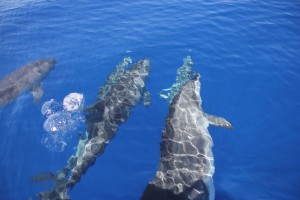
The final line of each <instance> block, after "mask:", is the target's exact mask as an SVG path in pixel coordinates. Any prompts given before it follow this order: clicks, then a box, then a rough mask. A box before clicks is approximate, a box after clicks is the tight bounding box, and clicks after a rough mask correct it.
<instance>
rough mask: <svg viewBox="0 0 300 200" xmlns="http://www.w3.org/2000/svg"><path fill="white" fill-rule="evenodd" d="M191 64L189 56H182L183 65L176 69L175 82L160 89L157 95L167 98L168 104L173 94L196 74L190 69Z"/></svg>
mask: <svg viewBox="0 0 300 200" xmlns="http://www.w3.org/2000/svg"><path fill="white" fill-rule="evenodd" d="M192 64H193V61H192V58H191V56H187V57H186V58H184V59H183V65H182V66H181V67H180V68H179V69H178V70H177V77H176V83H174V84H173V85H172V87H170V88H167V89H163V90H161V91H160V94H159V96H160V97H161V98H164V99H167V100H169V104H170V103H172V100H173V98H174V96H175V95H176V94H177V93H178V92H179V90H180V88H181V87H182V86H183V85H185V84H186V83H187V82H188V81H190V80H191V79H192V78H193V77H194V76H195V75H196V72H195V71H194V70H193V69H192Z"/></svg>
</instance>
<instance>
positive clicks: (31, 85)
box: [0, 58, 56, 107]
mask: <svg viewBox="0 0 300 200" xmlns="http://www.w3.org/2000/svg"><path fill="white" fill-rule="evenodd" d="M55 64H56V61H55V59H54V58H44V59H40V60H37V61H33V62H31V63H28V64H26V65H24V66H23V67H21V68H18V69H16V70H15V71H13V72H12V73H10V74H8V75H6V76H5V77H4V78H2V79H1V80H0V107H2V106H5V105H6V104H7V103H9V102H12V101H13V100H14V99H15V98H17V97H18V96H19V95H20V94H22V93H23V92H26V91H30V90H31V91H32V95H33V97H34V99H35V100H36V101H39V100H40V99H41V97H42V95H43V89H42V85H41V82H42V80H43V79H44V78H46V76H47V75H48V73H49V72H50V71H51V70H52V69H53V68H54V65H55Z"/></svg>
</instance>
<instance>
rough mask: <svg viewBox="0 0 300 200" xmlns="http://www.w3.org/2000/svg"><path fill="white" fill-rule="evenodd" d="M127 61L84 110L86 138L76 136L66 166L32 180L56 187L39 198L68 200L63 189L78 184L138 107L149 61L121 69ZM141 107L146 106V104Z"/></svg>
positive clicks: (42, 193) (145, 60) (113, 73)
mask: <svg viewBox="0 0 300 200" xmlns="http://www.w3.org/2000/svg"><path fill="white" fill-rule="evenodd" d="M128 62H131V59H130V58H128V59H124V62H123V63H125V64H121V65H119V66H117V69H116V70H115V71H114V72H112V73H111V74H110V75H109V77H108V79H107V81H106V84H105V86H103V87H101V88H100V90H99V92H98V96H97V100H96V103H95V104H94V105H92V106H90V107H88V108H87V109H86V112H87V115H86V127H87V130H86V137H85V138H84V137H82V136H81V137H80V140H79V143H78V147H77V152H76V154H75V155H74V156H71V157H70V159H69V160H68V165H67V166H66V167H64V168H63V169H62V170H61V171H60V172H59V173H58V174H52V173H43V174H41V175H40V176H39V177H36V178H37V179H40V180H42V181H43V180H45V179H50V180H52V181H53V183H54V185H55V186H56V187H55V188H54V189H53V190H51V191H46V192H40V193H38V197H39V198H40V199H43V200H58V199H70V197H69V196H68V194H67V190H68V189H69V188H72V187H73V186H74V185H75V184H76V183H78V182H79V181H80V179H81V177H82V176H83V175H84V173H85V172H86V171H87V170H88V168H89V167H90V166H92V165H93V164H94V163H95V161H96V158H97V157H99V156H100V155H101V154H103V151H104V149H105V147H106V145H107V144H108V143H109V141H110V140H111V139H112V138H113V137H114V136H115V134H116V132H117V130H118V126H119V125H121V124H122V123H124V122H125V121H126V120H127V119H128V117H129V114H130V110H131V109H132V108H133V107H135V106H136V105H138V103H139V102H140V101H141V97H142V95H143V94H144V93H146V92H147V91H146V90H145V81H146V79H147V77H148V74H149V71H150V60H149V59H143V60H139V61H138V62H137V63H135V64H134V65H133V66H132V67H130V68H128V69H125V68H124V66H125V65H126V63H127V64H128ZM147 95H148V92H147ZM147 99H149V97H147ZM144 104H145V105H146V106H148V105H149V102H148V101H146V103H145V102H144ZM68 174H70V175H69V177H68V178H67V176H68ZM37 181H39V180H37Z"/></svg>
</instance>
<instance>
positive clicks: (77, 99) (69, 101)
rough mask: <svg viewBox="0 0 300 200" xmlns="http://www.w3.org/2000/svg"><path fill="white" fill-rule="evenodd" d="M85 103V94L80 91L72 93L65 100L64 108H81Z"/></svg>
mask: <svg viewBox="0 0 300 200" xmlns="http://www.w3.org/2000/svg"><path fill="white" fill-rule="evenodd" d="M83 103H84V98H83V94H80V93H70V94H68V95H67V96H65V98H64V100H63V106H64V109H65V110H67V111H75V110H79V109H81V108H82V107H83Z"/></svg>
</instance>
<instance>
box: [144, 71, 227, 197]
mask: <svg viewBox="0 0 300 200" xmlns="http://www.w3.org/2000/svg"><path fill="white" fill-rule="evenodd" d="M185 68H186V66H185ZM190 69H191V68H190ZM190 69H189V70H190ZM187 75H188V76H189V75H191V73H190V72H188V73H187ZM199 78H200V75H199V74H195V76H194V78H193V79H191V80H189V81H186V83H184V84H183V85H182V86H180V87H177V88H179V89H177V90H178V91H177V94H176V95H175V96H174V97H173V98H172V99H171V103H170V106H169V114H168V116H167V118H166V122H165V128H164V130H163V132H162V142H161V146H160V149H161V157H160V163H159V169H158V171H157V172H156V175H155V178H154V179H153V180H152V181H151V182H150V183H149V184H148V186H147V187H146V189H145V191H144V193H143V196H142V198H141V199H142V200H176V199H178V200H208V199H209V200H212V199H214V185H213V180H212V176H213V174H214V170H215V168H214V158H213V153H212V146H213V141H212V138H211V136H210V134H209V132H208V126H209V125H214V126H221V127H225V128H232V126H231V124H230V123H229V122H227V121H226V120H225V119H224V118H222V117H216V116H213V115H208V114H206V113H204V111H203V110H202V108H201V104H202V100H201V96H200V81H199ZM181 80H182V79H181ZM173 86H174V85H173ZM173 88H174V87H173ZM169 95H170V93H169Z"/></svg>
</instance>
